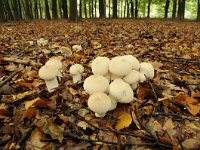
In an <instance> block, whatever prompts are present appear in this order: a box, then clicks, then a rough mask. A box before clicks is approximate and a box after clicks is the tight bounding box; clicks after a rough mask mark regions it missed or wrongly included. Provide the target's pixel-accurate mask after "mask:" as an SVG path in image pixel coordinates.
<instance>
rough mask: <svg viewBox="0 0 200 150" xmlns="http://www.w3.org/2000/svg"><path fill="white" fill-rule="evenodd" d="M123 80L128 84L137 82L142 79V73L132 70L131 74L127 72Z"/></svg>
mask: <svg viewBox="0 0 200 150" xmlns="http://www.w3.org/2000/svg"><path fill="white" fill-rule="evenodd" d="M123 80H124V81H125V82H126V83H128V84H133V83H136V82H138V81H139V80H140V73H139V72H138V71H136V70H131V71H130V72H129V74H127V75H126V76H125V77H124V78H123Z"/></svg>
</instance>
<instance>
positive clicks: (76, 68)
mask: <svg viewBox="0 0 200 150" xmlns="http://www.w3.org/2000/svg"><path fill="white" fill-rule="evenodd" d="M83 71H84V67H83V66H82V65H81V64H74V65H72V66H71V67H70V68H69V73H70V74H71V75H75V74H80V73H83Z"/></svg>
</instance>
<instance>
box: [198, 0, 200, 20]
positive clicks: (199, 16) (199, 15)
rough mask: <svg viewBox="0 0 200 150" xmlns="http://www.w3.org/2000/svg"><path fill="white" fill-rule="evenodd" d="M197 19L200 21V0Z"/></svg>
mask: <svg viewBox="0 0 200 150" xmlns="http://www.w3.org/2000/svg"><path fill="white" fill-rule="evenodd" d="M197 21H200V0H198V2H197Z"/></svg>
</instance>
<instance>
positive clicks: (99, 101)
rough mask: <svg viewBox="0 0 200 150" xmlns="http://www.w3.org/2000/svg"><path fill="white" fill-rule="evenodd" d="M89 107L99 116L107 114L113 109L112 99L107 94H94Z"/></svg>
mask: <svg viewBox="0 0 200 150" xmlns="http://www.w3.org/2000/svg"><path fill="white" fill-rule="evenodd" d="M88 107H89V108H90V109H91V110H92V111H93V112H95V113H97V114H105V113H106V112H107V111H108V110H109V109H110V107H111V100H110V97H109V96H108V95H106V94H105V93H101V92H97V93H94V94H92V95H91V96H90V97H89V99H88Z"/></svg>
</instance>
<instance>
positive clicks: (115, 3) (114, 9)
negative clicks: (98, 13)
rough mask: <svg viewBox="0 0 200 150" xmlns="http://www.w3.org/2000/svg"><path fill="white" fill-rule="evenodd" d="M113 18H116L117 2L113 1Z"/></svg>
mask: <svg viewBox="0 0 200 150" xmlns="http://www.w3.org/2000/svg"><path fill="white" fill-rule="evenodd" d="M113 18H117V0H113Z"/></svg>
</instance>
